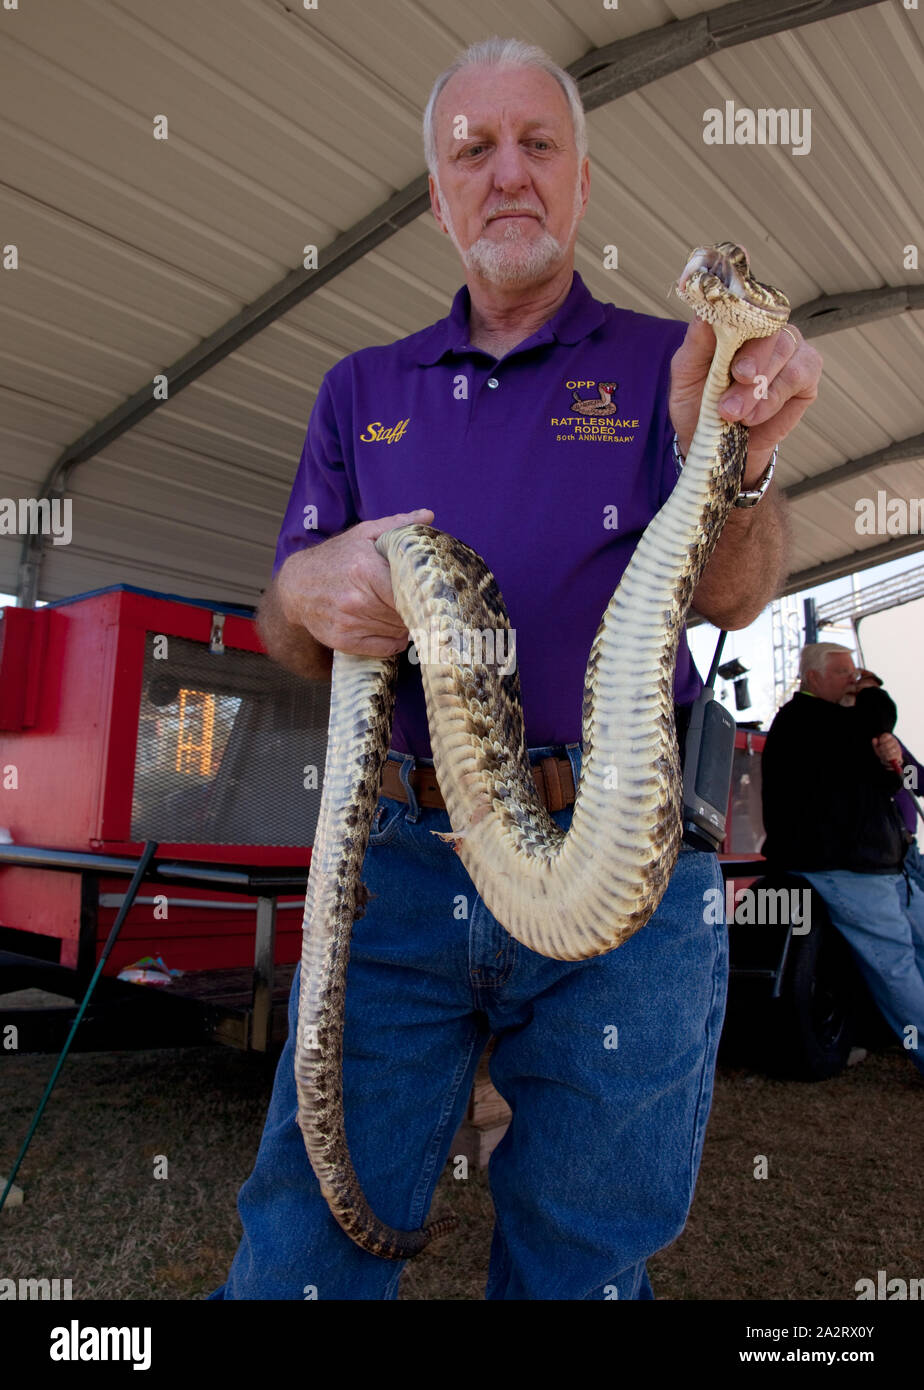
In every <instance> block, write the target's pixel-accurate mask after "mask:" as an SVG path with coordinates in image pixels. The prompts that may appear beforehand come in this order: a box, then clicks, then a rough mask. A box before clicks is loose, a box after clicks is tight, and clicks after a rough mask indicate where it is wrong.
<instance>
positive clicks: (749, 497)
mask: <svg viewBox="0 0 924 1390" xmlns="http://www.w3.org/2000/svg"><path fill="white" fill-rule="evenodd" d="M673 448H674V462H675V463H676V464H677V472H678V473H679V472H680V470H681V468H682V467H683V465H684V457H683V454H682V453H681V452H680V444H679V443H678V440H677V435H676V433H675V434H674V444H673ZM779 452H780V446H779V444H777V446H776V448H775V449H774V451H773V453H772V454H771V455H770V462H769V463H768V464H767V467H766V468H765V469H764V471H763V474H762V475H761V478H760V480H759V482H758V484H757V486H756V487H753V488H742V490H741V491H740V492H739V493H738V496H737V497H736V498H735V501H734V503H733V505H734V506H736V507H756V506H757V504H758V502H759V501H760V499H761V498H762V497H763V495H764V493H765V492H766V491H767V488H768V487H769V486H770V484H771V482H772V481H773V470H774V469H775V468H776V460H777V455H778V454H779Z"/></svg>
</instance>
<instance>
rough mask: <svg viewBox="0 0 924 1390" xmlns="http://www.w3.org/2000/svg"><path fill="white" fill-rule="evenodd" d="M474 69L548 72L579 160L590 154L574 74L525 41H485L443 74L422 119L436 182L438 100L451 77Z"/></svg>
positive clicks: (469, 50)
mask: <svg viewBox="0 0 924 1390" xmlns="http://www.w3.org/2000/svg"><path fill="white" fill-rule="evenodd" d="M474 67H484V68H494V67H505V68H539V69H540V70H541V71H542V72H547V73H549V74H550V75H551V76H552V77H554V78H555V81H556V82H557V83H558V85H559V86H560V87H561V89H562V91H563V92H564V94H565V97H566V98H567V101H568V106H569V108H570V110H571V122H572V125H573V126H574V140H575V144H576V145H577V152H578V160H579V161H580V160H583V158H584V156H585V155H586V154H587V119H586V117H585V115H584V106H583V104H582V102H581V94H580V92H579V91H578V87H577V83H576V82H575V80H574V78H573V77H572V76H571V74H570V73H568V72H565V70H564V68H561V67H559V66H558V64H557V63H556V62H554V61H553V59H551V58H550V57H549V55H548V54H547V53H546V52H545V50H544V49H542V48H539V47H538V45H536V44H534V43H525V42H524V41H523V39H500V38H493V39H483V40H482V41H481V42H480V43H473V44H472V45H471V47H470V48H467V49H466V50H465V52H464V53H460V54H459V55H458V57H457V58H455V59H454V60H453V62H451V63H450V65H449V67H448V68H447V69H446V71H445V72H442V73H440V75H439V77H438V78H437V79H436V81H435V82H434V84H433V90H432V91H431V93H430V99H429V100H428V102H427V106H426V109H425V111H424V116H423V140H424V154H425V156H426V160H427V168H428V169H429V170H430V173H431V174H433V176H434V178H435V177H436V165H437V151H436V103H437V100H438V99H439V95H440V92H441V91H442V90H443V88H444V87H445V86H446V83H447V82H448V81H449V79H450V78H451V77H454V76H455V74H456V73H457V72H461V71H462V69H463V68H474Z"/></svg>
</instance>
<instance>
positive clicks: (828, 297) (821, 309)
mask: <svg viewBox="0 0 924 1390" xmlns="http://www.w3.org/2000/svg"><path fill="white" fill-rule="evenodd" d="M906 309H924V285H885V286H884V287H883V288H881V289H877V290H856V291H853V292H851V293H848V294H823V295H821V296H819V298H818V299H811V300H809V302H808V303H807V304H800V305H799V307H798V309H794V310H793V311H792V313H791V314H790V316H789V318H790V322H791V323H794V324H795V325H796V327H797V328H799V329H800V330H801V333H802V336H803V337H804V338H817V337H818V336H819V335H820V334H821V333H833V332H835V330H837V329H840V328H859V327H860V326H861V325H862V324H865V323H874V322H875V321H876V320H877V319H887V318H891V316H892V315H893V314H903V313H904V312H905V310H906Z"/></svg>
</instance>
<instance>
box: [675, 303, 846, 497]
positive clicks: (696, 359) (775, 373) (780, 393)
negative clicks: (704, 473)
mask: <svg viewBox="0 0 924 1390" xmlns="http://www.w3.org/2000/svg"><path fill="white" fill-rule="evenodd" d="M794 340H795V341H794ZM714 352H715V334H714V333H713V331H712V329H711V328H710V326H709V324H707V323H703V321H702V319H694V320H693V322H692V323H691V324H690V325H689V327H688V328H687V335H686V337H685V338H684V340H683V342H682V343H681V345H680V347H679V348H678V349H677V351H676V352H675V354H674V358H673V361H672V362H671V389H670V398H669V409H670V416H671V423H672V424H673V426H674V429H675V430H676V431H677V442H678V445H679V447H680V452H681V454H683V456H684V458H686V456H687V454H688V453H689V450H690V445H691V443H692V441H693V431H694V429H695V427H696V421H697V418H698V416H699V408H700V402H701V401H702V396H703V387H704V386H705V384H706V377H707V376H708V374H709V367H710V365H711V363H712V358H713V354H714ZM821 367H822V357H821V354H820V353H818V352H816V351H815V349H814V348H813V347H809V345H808V343H806V342H805V341H804V339H803V337H802V334H801V333H800V332H799V330H798V328H791V327H790V326H789V325H788V324H787V325H786V328H785V329H784V330H782V331H781V332H779V333H774V334H773V336H772V337H771V338H753V339H752V340H751V341H750V342H747V343H745V344H744V346H743V347H741V348H739V349H738V351H737V352H736V354H735V356H734V358H733V360H732V378H733V380H732V384H731V386H730V387H729V388H728V390H727V391H726V392H725V394H724V395H723V396H722V397H721V399H720V401H719V413H720V414H721V415H722V416H723V417H724V418H725V419H726V420H739V421H741V423H742V424H744V425H747V426H748V428H749V429H750V435H749V438H748V458H747V464H746V465H745V470H744V486H746V487H752V486H753V485H754V484H755V483H756V482H757V481H758V480H759V478H760V476H761V474H762V473H763V472H764V471H765V469H766V467H767V464H768V463H769V461H770V455H771V454H772V453H773V450H774V448H775V447H776V445H777V444H779V442H780V440H781V439H785V437H786V435H787V434H789V432H790V430H792V429H793V428H794V427H795V425H796V424H798V422H799V420H800V419H801V418H802V416H803V414H804V413H805V411H806V409H807V408H808V407H809V406H810V405H811V403H812V401H814V399H815V397H816V396H817V395H818V382H819V380H820V378H821ZM764 377H765V378H766V381H763V380H760V381H758V380H757V379H758V378H764ZM755 391H756V394H755Z"/></svg>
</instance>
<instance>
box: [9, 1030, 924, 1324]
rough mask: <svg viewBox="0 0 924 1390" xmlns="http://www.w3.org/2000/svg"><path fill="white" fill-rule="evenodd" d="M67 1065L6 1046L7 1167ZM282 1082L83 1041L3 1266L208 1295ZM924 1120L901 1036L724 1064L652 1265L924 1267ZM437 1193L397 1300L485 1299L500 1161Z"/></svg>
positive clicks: (850, 1280)
mask: <svg viewBox="0 0 924 1390" xmlns="http://www.w3.org/2000/svg"><path fill="white" fill-rule="evenodd" d="M52 1065H53V1058H51V1057H50V1056H21V1055H17V1054H15V1053H9V1052H6V1053H4V1052H0V1068H2V1070H0V1113H2V1114H3V1117H4V1119H3V1126H2V1135H0V1173H5V1172H8V1171H9V1166H10V1164H11V1162H12V1160H13V1158H14V1157H15V1154H16V1152H17V1151H18V1148H19V1145H20V1143H21V1141H22V1137H23V1135H24V1134H25V1132H26V1130H27V1128H28V1124H29V1120H30V1118H31V1115H32V1113H33V1111H34V1109H35V1106H36V1104H37V1103H38V1100H39V1099H40V1097H41V1094H42V1091H43V1089H44V1086H45V1084H46V1081H47V1078H48V1076H49V1075H50V1073H51V1069H52ZM271 1083H272V1069H271V1068H267V1066H266V1065H265V1064H261V1062H260V1061H259V1060H257V1059H255V1058H253V1057H246V1056H242V1055H240V1054H238V1053H235V1052H232V1051H229V1050H226V1049H221V1048H202V1049H198V1050H193V1049H188V1050H175V1051H163V1052H137V1053H108V1054H107V1053H83V1054H74V1055H72V1056H71V1057H70V1058H69V1059H68V1061H67V1063H66V1065H65V1069H64V1072H63V1073H62V1077H61V1079H60V1081H59V1083H58V1087H57V1089H56V1091H55V1093H54V1096H53V1098H52V1101H51V1104H50V1106H49V1108H48V1110H47V1112H46V1114H45V1117H44V1119H43V1121H42V1124H41V1126H40V1128H39V1130H38V1133H37V1135H36V1138H35V1140H34V1141H33V1145H32V1148H31V1149H30V1152H29V1155H28V1157H27V1160H26V1164H25V1166H24V1168H23V1170H22V1171H21V1173H20V1177H19V1182H20V1184H21V1185H22V1186H23V1187H24V1189H25V1201H24V1203H23V1205H22V1206H21V1207H18V1208H12V1209H8V1210H6V1211H4V1212H3V1213H0V1278H11V1277H12V1278H18V1277H33V1278H37V1277H47V1278H54V1277H58V1278H71V1279H72V1280H73V1294H74V1297H75V1298H98V1299H143V1298H153V1299H197V1298H202V1297H203V1296H204V1295H205V1294H206V1293H208V1292H209V1291H210V1290H211V1289H213V1288H214V1287H215V1286H216V1285H217V1284H219V1283H220V1282H221V1281H222V1279H223V1278H224V1275H225V1272H226V1270H227V1267H228V1264H229V1262H230V1260H231V1257H232V1255H233V1253H234V1251H235V1249H236V1246H237V1239H238V1222H237V1214H236V1210H235V1196H236V1193H237V1190H238V1187H239V1186H240V1184H241V1182H242V1181H243V1179H244V1178H245V1177H246V1176H247V1174H248V1172H249V1170H250V1167H251V1164H252V1162H253V1158H254V1154H255V1152H256V1148H257V1143H258V1140H259V1136H260V1132H261V1129H262V1124H263V1118H264V1114H265V1111H266V1105H267V1101H268V1097H269V1093H270V1088H271ZM922 1117H924V1086H921V1085H920V1084H918V1083H917V1082H916V1080H915V1078H914V1074H913V1072H912V1068H911V1066H910V1064H909V1063H908V1061H907V1060H906V1059H905V1058H904V1057H903V1056H902V1055H901V1053H900V1052H899V1050H898V1049H897V1048H893V1049H890V1050H888V1051H886V1052H882V1053H879V1054H875V1055H871V1056H869V1057H868V1058H867V1059H866V1061H865V1062H863V1063H862V1064H861V1065H860V1066H858V1067H854V1068H852V1069H851V1070H849V1071H848V1072H846V1073H844V1074H843V1075H842V1076H840V1077H837V1078H835V1079H834V1080H832V1081H827V1082H822V1083H820V1084H817V1085H800V1084H798V1083H793V1082H779V1081H771V1080H768V1079H767V1078H765V1077H763V1076H758V1075H754V1074H753V1073H750V1072H748V1071H745V1070H742V1069H734V1068H729V1067H720V1069H719V1073H718V1077H717V1085H716V1095H715V1103H714V1107H713V1113H712V1119H711V1122H710V1126H709V1130H708V1134H707V1138H706V1148H705V1155H704V1160H703V1168H702V1173H701V1178H700V1183H699V1188H698V1191H697V1196H696V1201H695V1203H694V1206H693V1211H692V1214H691V1217H690V1221H689V1223H688V1226H687V1229H686V1231H685V1232H684V1234H683V1236H682V1237H681V1238H680V1240H679V1241H677V1242H676V1243H675V1244H674V1245H673V1246H672V1247H670V1249H668V1250H666V1251H664V1252H662V1253H661V1254H660V1255H658V1256H657V1257H656V1258H655V1259H654V1260H652V1261H651V1276H652V1282H653V1283H654V1286H655V1291H656V1294H657V1296H658V1297H659V1298H665V1299H761V1298H770V1299H791V1298H807V1299H826V1298H831V1299H846V1300H852V1299H854V1298H855V1297H856V1294H855V1292H854V1285H855V1284H856V1281H857V1280H858V1279H859V1278H861V1277H864V1276H869V1277H872V1278H874V1279H875V1276H876V1271H877V1270H878V1269H885V1270H887V1271H888V1273H889V1277H893V1276H895V1275H899V1276H902V1277H904V1278H909V1277H920V1276H922V1275H924V1263H922V1250H924V1172H922V1167H921V1164H920V1155H919V1153H918V1152H917V1150H918V1149H919V1145H920V1135H921V1128H922ZM158 1154H165V1155H166V1156H167V1158H168V1162H169V1178H168V1180H166V1181H157V1180H155V1179H154V1177H153V1171H154V1159H155V1156H156V1155H158ZM757 1155H765V1156H766V1158H767V1160H768V1177H767V1178H766V1179H765V1180H759V1179H755V1177H754V1171H755V1157H756V1156H757ZM435 1206H436V1208H437V1209H438V1210H439V1209H443V1208H444V1207H446V1206H448V1207H450V1208H451V1209H452V1210H454V1211H456V1212H457V1213H458V1215H459V1216H460V1218H461V1228H460V1230H459V1231H457V1232H456V1233H455V1234H454V1235H453V1236H451V1237H449V1238H448V1239H446V1240H444V1241H441V1242H439V1247H440V1248H438V1249H436V1250H435V1251H434V1253H433V1254H432V1255H427V1256H424V1257H422V1258H421V1259H420V1260H418V1261H416V1262H414V1263H412V1264H411V1265H410V1266H409V1267H408V1269H407V1272H406V1274H405V1276H404V1280H403V1283H402V1287H401V1297H402V1298H407V1299H444V1300H460V1299H461V1300H465V1299H476V1300H477V1299H480V1298H482V1296H483V1288H484V1281H485V1276H486V1272H487V1264H488V1253H489V1249H490V1240H491V1226H492V1220H493V1216H492V1208H491V1198H490V1193H489V1190H488V1185H487V1179H486V1176H485V1174H483V1173H476V1174H474V1175H472V1176H471V1177H470V1178H469V1179H468V1180H467V1181H457V1180H454V1179H453V1177H452V1175H451V1173H450V1172H449V1171H447V1173H446V1174H445V1175H444V1177H443V1179H442V1182H441V1186H440V1190H439V1192H438V1195H437V1200H436V1203H435Z"/></svg>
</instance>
